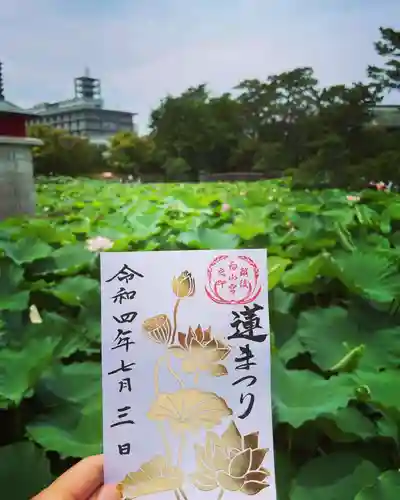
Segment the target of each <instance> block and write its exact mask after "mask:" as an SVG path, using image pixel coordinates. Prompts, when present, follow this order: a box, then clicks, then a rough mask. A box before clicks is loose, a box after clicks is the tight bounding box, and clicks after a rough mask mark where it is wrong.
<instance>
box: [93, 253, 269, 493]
mask: <svg viewBox="0 0 400 500" xmlns="http://www.w3.org/2000/svg"><path fill="white" fill-rule="evenodd" d="M101 299H102V364H103V414H104V417H103V418H104V454H105V481H106V483H115V484H118V489H119V492H120V494H121V498H123V499H133V498H141V497H144V496H146V497H149V500H152V499H156V498H165V499H166V500H167V499H170V500H173V499H175V500H189V499H190V500H194V499H197V498H201V499H209V500H221V498H224V499H225V497H226V500H240V498H242V499H244V498H245V496H246V495H251V496H254V495H255V496H256V497H257V498H259V499H265V500H267V499H268V500H275V499H276V487H275V473H274V454H273V437H272V415H271V413H272V412H271V390H270V338H269V321H268V285H267V256H266V251H265V250H227V251H208V250H207V251H182V252H133V253H103V254H102V255H101Z"/></svg>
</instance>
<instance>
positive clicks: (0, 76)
mask: <svg viewBox="0 0 400 500" xmlns="http://www.w3.org/2000/svg"><path fill="white" fill-rule="evenodd" d="M0 101H4V82H3V63H2V62H1V61H0Z"/></svg>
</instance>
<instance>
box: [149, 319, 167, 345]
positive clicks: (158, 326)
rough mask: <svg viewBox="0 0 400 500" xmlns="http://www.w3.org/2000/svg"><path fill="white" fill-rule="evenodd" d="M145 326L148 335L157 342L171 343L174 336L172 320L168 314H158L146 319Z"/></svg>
mask: <svg viewBox="0 0 400 500" xmlns="http://www.w3.org/2000/svg"><path fill="white" fill-rule="evenodd" d="M143 328H144V329H145V330H146V332H147V335H148V336H149V337H150V338H151V339H152V340H154V342H157V344H169V342H170V340H171V336H172V327H171V322H170V320H169V318H168V316H167V315H166V314H158V315H157V316H154V317H153V318H149V319H146V321H144V323H143Z"/></svg>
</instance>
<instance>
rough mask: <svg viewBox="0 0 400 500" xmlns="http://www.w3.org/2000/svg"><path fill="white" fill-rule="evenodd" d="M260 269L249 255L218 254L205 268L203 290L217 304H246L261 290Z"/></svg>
mask: <svg viewBox="0 0 400 500" xmlns="http://www.w3.org/2000/svg"><path fill="white" fill-rule="evenodd" d="M259 278H260V270H259V269H258V266H257V264H256V263H255V262H254V260H252V259H250V257H246V256H244V255H241V256H238V257H230V256H229V255H219V256H217V257H215V259H214V260H213V261H212V262H211V264H210V265H209V266H208V269H207V284H206V286H205V291H206V294H207V295H208V297H209V298H210V299H211V300H212V301H213V302H216V303H217V304H248V303H249V302H253V301H254V300H255V299H256V298H257V297H258V295H259V293H260V292H261V285H260V283H259Z"/></svg>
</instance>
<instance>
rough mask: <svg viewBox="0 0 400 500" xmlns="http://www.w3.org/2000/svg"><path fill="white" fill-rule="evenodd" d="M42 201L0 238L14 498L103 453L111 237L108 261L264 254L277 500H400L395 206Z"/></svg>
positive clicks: (310, 198)
mask: <svg viewBox="0 0 400 500" xmlns="http://www.w3.org/2000/svg"><path fill="white" fill-rule="evenodd" d="M38 200H39V206H38V214H37V216H36V217H34V218H31V219H15V220H11V219H10V220H7V221H4V222H2V223H1V224H0V345H1V350H0V425H1V428H2V433H1V438H0V439H1V440H0V488H1V490H2V491H3V492H4V496H5V497H8V498H13V499H15V500H26V498H28V497H29V496H32V495H33V494H35V493H36V492H37V491H38V490H40V489H41V488H43V487H44V486H45V485H46V484H48V483H49V482H50V481H51V479H52V477H53V476H56V475H58V474H59V473H60V472H62V471H63V470H64V469H65V468H66V467H68V466H69V465H70V464H71V463H72V462H73V461H74V460H76V459H77V458H79V457H84V456H87V455H91V454H94V453H98V452H99V451H101V438H102V436H101V377H100V300H99V299H100V291H99V262H98V255H97V250H98V249H99V247H96V241H97V242H99V240H98V239H97V240H96V238H99V237H102V238H103V240H100V243H97V244H99V245H100V246H101V245H102V244H104V241H106V242H107V238H108V239H109V240H110V241H111V242H112V243H113V247H112V249H111V251H139V250H174V249H196V248H199V249H207V248H214V249H223V248H253V247H255V248H257V247H258V248H266V249H268V253H269V269H268V278H269V290H270V303H269V309H270V322H271V340H272V342H271V343H272V367H271V369H272V398H273V417H274V438H275V448H276V449H275V456H276V467H277V482H278V488H279V499H280V500H289V499H294V500H303V499H305V500H328V499H331V500H336V499H340V500H342V499H344V500H346V499H349V500H353V499H355V500H375V499H380V500H386V499H387V500H394V499H396V500H397V498H399V488H400V482H399V481H400V480H399V472H398V469H399V468H400V454H399V431H400V399H399V397H398V387H399V380H400V326H399V325H400V316H399V312H398V311H399V305H400V285H399V283H400V279H399V278H400V276H399V273H400V264H399V262H400V259H399V254H400V226H399V221H400V209H399V207H400V199H399V196H398V195H396V194H390V193H371V192H369V193H367V192H365V193H360V200H358V199H357V198H355V199H350V200H349V199H347V193H345V192H344V191H341V190H326V191H302V192H300V191H292V190H291V189H290V188H289V187H288V183H287V182H284V181H268V182H258V183H253V184H245V183H237V184H227V183H220V184H193V185H189V184H185V185H173V184H170V185H167V184H164V185H162V184H157V185H156V184H152V185H149V184H147V185H135V186H132V185H125V184H119V183H102V182H100V181H94V180H93V181H83V180H81V179H77V180H71V179H69V180H68V179H58V180H57V182H42V183H41V184H39V185H38ZM31 306H35V307H36V309H37V310H38V311H39V314H40V320H41V322H39V317H38V315H37V313H36V312H35V310H34V309H32V307H31ZM83 381H84V382H83ZM10 481H11V482H10ZM10 485H11V486H10ZM10 488H12V489H10Z"/></svg>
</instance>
